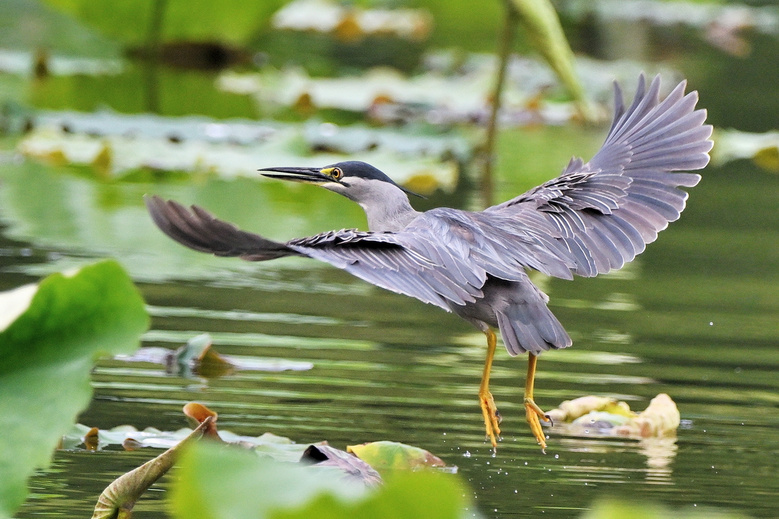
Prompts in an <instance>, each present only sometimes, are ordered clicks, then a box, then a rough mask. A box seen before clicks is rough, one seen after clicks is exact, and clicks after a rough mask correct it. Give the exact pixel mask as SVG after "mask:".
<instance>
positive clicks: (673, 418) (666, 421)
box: [614, 393, 681, 438]
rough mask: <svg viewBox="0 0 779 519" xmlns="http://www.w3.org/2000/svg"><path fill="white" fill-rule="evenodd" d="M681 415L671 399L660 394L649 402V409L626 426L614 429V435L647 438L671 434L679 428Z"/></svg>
mask: <svg viewBox="0 0 779 519" xmlns="http://www.w3.org/2000/svg"><path fill="white" fill-rule="evenodd" d="M680 421H681V415H680V414H679V409H677V407H676V404H675V403H674V401H673V400H671V397H670V396H668V395H666V394H665V393H660V394H659V395H657V396H656V397H654V398H653V399H652V401H651V402H649V407H647V408H646V409H644V411H643V412H641V413H639V415H638V416H636V417H635V418H633V419H632V420H630V421H628V422H627V423H626V424H624V425H621V426H619V427H616V428H615V429H614V434H615V435H618V436H630V437H634V438H636V437H638V438H648V437H650V436H665V435H667V434H673V433H675V432H676V429H677V428H678V427H679V423H680Z"/></svg>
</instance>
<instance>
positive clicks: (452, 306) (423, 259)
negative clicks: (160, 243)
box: [145, 74, 712, 452]
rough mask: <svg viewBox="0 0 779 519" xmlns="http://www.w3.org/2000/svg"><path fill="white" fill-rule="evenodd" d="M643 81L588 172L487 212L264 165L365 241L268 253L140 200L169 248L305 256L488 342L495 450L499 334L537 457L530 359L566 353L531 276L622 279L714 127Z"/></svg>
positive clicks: (392, 187) (483, 397)
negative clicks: (617, 274) (613, 274)
mask: <svg viewBox="0 0 779 519" xmlns="http://www.w3.org/2000/svg"><path fill="white" fill-rule="evenodd" d="M646 83H647V82H646V79H645V77H644V75H643V74H642V75H641V76H640V77H639V80H638V86H637V89H636V94H635V96H634V99H633V102H632V103H631V104H630V106H628V107H626V106H625V104H624V102H623V96H622V91H621V89H620V87H619V84H618V83H617V82H615V83H614V98H615V100H614V117H613V121H612V124H611V127H610V129H609V131H608V133H607V136H606V139H605V142H604V144H603V146H602V147H601V148H600V150H599V151H598V152H597V153H596V154H595V155H594V156H593V157H592V159H591V160H590V161H589V162H584V161H583V160H582V159H580V158H577V157H574V158H572V159H571V160H570V161H569V162H568V164H567V166H566V167H565V168H564V169H563V171H562V173H561V174H560V175H559V176H557V177H555V178H553V179H551V180H549V181H547V182H545V183H543V184H541V185H540V186H537V187H535V188H533V189H530V190H529V191H527V192H526V193H524V194H521V195H519V196H517V197H515V198H512V199H510V200H508V201H505V202H503V203H500V204H498V205H494V206H491V207H488V208H487V209H485V210H483V211H466V210H461V209H453V208H446V207H439V208H434V209H431V210H428V211H425V212H418V211H416V210H415V209H414V208H413V207H412V206H411V204H410V202H409V197H408V195H409V191H408V190H406V189H405V188H404V187H402V186H400V185H399V184H397V183H396V182H395V181H393V180H392V179H391V178H390V177H389V176H387V175H386V174H385V173H383V172H382V171H380V170H379V169H377V168H375V167H373V166H371V165H369V164H367V163H365V162H360V161H344V162H338V163H336V164H331V165H328V166H325V167H269V168H263V169H260V170H259V171H260V172H261V174H263V175H264V176H266V177H270V178H274V179H283V180H288V181H294V182H304V183H308V184H316V185H319V186H321V187H323V188H325V189H327V190H329V191H333V192H335V193H338V194H339V195H343V196H345V197H346V198H348V199H350V200H352V201H354V202H356V203H357V204H359V205H360V206H361V207H362V209H363V210H364V211H365V214H366V217H367V223H368V230H367V231H363V230H357V229H342V230H338V231H328V232H323V233H320V234H316V235H314V236H307V237H303V238H295V239H292V240H290V241H287V242H277V241H273V240H270V239H268V238H265V237H263V236H260V235H258V234H254V233H251V232H247V231H243V230H240V229H239V228H238V227H236V226H235V225H233V224H231V223H228V222H225V221H223V220H219V219H218V218H216V217H215V216H213V215H212V214H211V213H209V212H208V211H206V210H205V209H203V208H201V207H198V206H195V205H193V206H190V207H185V206H183V205H181V204H179V203H177V202H175V201H172V200H164V199H162V198H159V197H157V196H148V195H147V196H146V198H145V200H146V205H147V207H148V210H149V212H150V215H151V218H152V220H153V221H154V223H155V224H156V225H157V226H158V227H159V228H160V229H161V230H162V232H164V233H165V234H166V235H168V236H169V237H170V238H172V239H173V240H175V241H177V242H179V243H180V244H183V245H185V246H187V247H189V248H191V249H194V250H197V251H202V252H206V253H210V254H214V255H216V256H233V257H239V258H242V259H244V260H249V261H266V260H272V259H276V258H282V257H285V256H303V257H308V258H313V259H316V260H320V261H323V262H325V263H329V264H330V265H333V266H334V267H337V268H339V269H343V270H345V271H346V272H349V273H350V274H352V275H354V276H356V277H358V278H361V279H363V280H365V281H367V282H369V283H372V284H374V285H376V286H379V287H381V288H384V289H387V290H390V291H392V292H396V293H399V294H404V295H406V296H411V297H414V298H416V299H419V300H421V301H423V302H425V303H429V304H433V305H436V306H438V307H441V308H442V309H444V310H446V311H449V312H452V313H454V314H456V315H458V316H460V317H461V318H463V319H465V320H466V321H468V322H470V323H471V324H473V325H474V326H475V327H476V328H477V329H478V330H480V331H481V332H483V333H484V335H485V336H486V341H487V354H486V359H485V363H484V368H483V372H482V377H481V383H480V385H479V390H478V398H479V405H480V407H481V411H482V417H483V419H484V427H485V431H486V439H489V441H490V443H491V445H492V448H493V451H494V450H495V449H496V447H497V441H498V440H499V439H500V435H501V429H500V421H501V415H500V413H499V412H498V409H497V406H496V404H495V400H494V398H493V396H492V393H491V392H490V386H489V384H490V372H491V369H492V363H493V358H494V356H495V350H496V344H497V335H496V333H495V330H498V331H499V332H500V335H501V337H502V340H503V344H504V345H505V347H506V350H507V351H508V354H509V355H510V356H516V355H519V354H523V353H526V354H527V355H528V365H527V378H526V381H525V391H524V401H523V403H524V407H525V418H526V420H527V422H528V424H529V427H530V430H531V432H532V434H533V436H534V437H535V440H536V442H537V443H538V445H540V447H541V449H542V451H543V452H545V451H546V437H545V434H544V431H543V429H542V426H541V422H542V421H544V422H549V421H550V418H549V417H548V416H547V415H546V413H544V411H543V410H542V409H541V408H540V407H539V406H538V405H537V404H536V402H535V399H534V381H535V374H536V365H537V360H538V356H539V355H541V354H542V353H543V352H545V351H548V350H554V349H561V348H567V347H569V346H571V344H572V341H571V337H570V336H569V335H568V333H567V332H566V331H565V329H564V328H563V326H562V324H561V323H560V321H559V320H558V319H557V318H556V317H555V315H554V314H553V313H552V312H551V310H550V309H549V307H548V306H547V303H548V301H549V297H548V296H547V295H546V294H545V293H544V292H542V291H541V290H540V289H539V288H538V287H536V286H535V285H534V284H533V282H532V281H531V279H530V278H529V277H528V271H533V270H535V271H538V272H541V273H543V274H545V275H547V276H552V277H555V278H562V279H568V280H570V279H573V277H574V275H576V276H583V277H592V276H596V275H598V274H602V273H606V272H609V271H611V270H614V269H619V268H621V267H622V266H623V265H624V264H625V263H627V262H629V261H631V260H633V259H634V258H635V256H636V255H637V254H639V253H641V252H642V251H643V250H644V249H645V247H646V245H647V244H648V243H651V242H652V241H654V240H655V239H656V238H657V234H658V232H660V231H661V230H663V229H665V228H666V227H667V226H668V224H669V222H672V221H675V220H677V219H678V218H679V216H680V213H681V212H682V210H683V209H684V208H685V205H686V201H687V197H688V193H687V192H686V191H685V190H683V189H681V188H691V187H694V186H695V185H696V184H698V182H699V181H700V179H701V176H700V175H699V174H696V173H691V171H693V170H700V169H703V168H704V167H705V166H706V165H707V164H708V162H709V153H708V152H709V151H710V150H711V147H712V141H711V140H710V137H711V133H712V127H711V126H710V125H707V124H704V123H705V121H706V111H705V110H704V109H696V104H697V102H698V94H697V92H696V91H691V92H689V93H685V90H686V81H682V82H680V83H679V84H678V85H677V86H676V87H675V88H673V89H672V90H671V92H670V93H669V94H668V95H667V96H665V98H664V99H662V100H661V99H660V97H661V96H660V77H659V76H656V77H655V78H654V79H653V80H652V81H651V82H650V84H649V85H648V87H647V84H646Z"/></svg>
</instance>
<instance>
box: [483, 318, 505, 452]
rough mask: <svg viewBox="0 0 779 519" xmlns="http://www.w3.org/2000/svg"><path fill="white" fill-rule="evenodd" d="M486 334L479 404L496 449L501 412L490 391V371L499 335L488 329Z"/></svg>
mask: <svg viewBox="0 0 779 519" xmlns="http://www.w3.org/2000/svg"><path fill="white" fill-rule="evenodd" d="M484 334H485V335H486V336H487V360H486V361H485V362H484V373H483V374H482V376H481V385H479V404H480V405H481V413H482V415H484V427H485V428H486V430H487V437H489V439H490V443H492V449H493V450H495V449H496V448H497V446H498V441H497V440H498V439H499V438H500V427H498V424H499V423H500V413H498V408H497V407H496V406H495V400H494V399H493V398H492V393H490V371H491V370H492V358H493V357H494V356H495V345H496V344H497V340H498V339H497V337H495V332H493V331H492V330H490V329H489V328H488V329H487V331H486V332H484Z"/></svg>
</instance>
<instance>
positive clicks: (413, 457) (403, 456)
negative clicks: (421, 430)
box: [346, 441, 457, 472]
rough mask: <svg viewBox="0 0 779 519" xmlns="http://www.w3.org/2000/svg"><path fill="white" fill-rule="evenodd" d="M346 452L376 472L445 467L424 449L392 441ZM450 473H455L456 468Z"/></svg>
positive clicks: (380, 442)
mask: <svg viewBox="0 0 779 519" xmlns="http://www.w3.org/2000/svg"><path fill="white" fill-rule="evenodd" d="M346 451H347V452H351V453H352V454H354V455H355V456H357V457H358V458H360V459H361V460H363V461H365V462H367V463H368V464H369V465H370V466H371V467H373V468H375V469H376V470H419V469H423V468H431V467H436V468H443V467H446V463H444V461H443V460H442V459H441V458H439V457H438V456H435V455H434V454H432V453H430V452H429V451H426V450H425V449H420V448H419V447H414V446H411V445H406V444H404V443H398V442H393V441H377V442H370V443H363V444H360V445H349V446H348V447H346ZM451 471H452V472H456V471H457V467H454V469H453V470H451Z"/></svg>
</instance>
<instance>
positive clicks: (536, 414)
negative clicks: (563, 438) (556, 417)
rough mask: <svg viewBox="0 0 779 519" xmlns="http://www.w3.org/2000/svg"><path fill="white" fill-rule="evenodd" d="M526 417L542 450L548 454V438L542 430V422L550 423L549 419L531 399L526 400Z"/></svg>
mask: <svg viewBox="0 0 779 519" xmlns="http://www.w3.org/2000/svg"><path fill="white" fill-rule="evenodd" d="M525 415H526V416H527V423H528V425H530V431H531V432H532V433H533V436H535V438H536V441H537V442H538V444H539V445H540V446H541V450H542V451H543V452H544V453H546V436H545V435H544V430H543V429H542V428H541V420H544V421H545V422H548V421H549V417H548V416H547V415H546V413H544V412H543V411H542V410H541V408H540V407H538V405H536V403H535V402H534V401H533V400H532V399H530V398H527V399H525Z"/></svg>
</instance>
